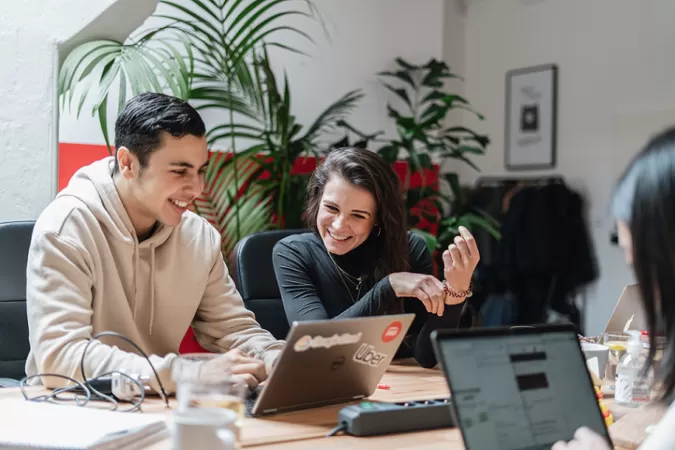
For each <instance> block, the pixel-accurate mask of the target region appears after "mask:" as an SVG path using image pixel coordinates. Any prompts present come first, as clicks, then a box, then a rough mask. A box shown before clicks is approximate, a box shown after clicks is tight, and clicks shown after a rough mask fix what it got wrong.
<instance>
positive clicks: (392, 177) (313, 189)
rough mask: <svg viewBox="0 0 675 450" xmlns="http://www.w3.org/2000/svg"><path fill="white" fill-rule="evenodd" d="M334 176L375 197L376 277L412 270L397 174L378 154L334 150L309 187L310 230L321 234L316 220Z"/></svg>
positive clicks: (307, 208) (307, 206) (379, 278)
mask: <svg viewBox="0 0 675 450" xmlns="http://www.w3.org/2000/svg"><path fill="white" fill-rule="evenodd" d="M331 176H339V177H341V178H343V179H344V180H347V181H348V182H350V183H351V184H353V185H354V186H358V187H360V188H363V189H365V190H367V191H368V192H370V193H371V194H372V195H373V197H375V204H376V205H377V214H376V219H375V224H376V226H377V227H379V228H380V229H381V231H379V232H376V233H375V234H378V233H379V235H376V236H371V238H370V239H375V241H376V242H375V245H376V248H377V255H378V257H377V261H376V264H375V269H374V273H373V274H372V276H373V277H374V279H375V281H378V280H381V279H382V278H384V277H386V276H387V275H389V274H391V273H395V272H404V271H407V270H408V269H409V262H408V234H407V227H406V213H405V204H404V203H403V197H402V195H401V189H400V181H399V179H398V176H397V175H396V172H394V170H393V169H392V168H391V167H390V166H389V164H387V163H386V161H385V160H384V159H382V157H380V156H379V155H378V154H377V153H374V152H371V151H369V150H365V149H361V148H354V147H345V148H339V149H335V150H332V151H331V152H330V153H329V154H328V156H327V157H326V160H325V161H324V162H323V164H321V165H320V166H319V167H318V168H317V169H316V170H315V171H314V173H313V174H312V177H311V178H310V181H309V186H308V187H307V203H306V205H305V221H306V223H307V227H308V228H311V229H312V230H314V231H315V232H317V233H318V229H317V226H316V218H317V215H318V214H319V208H320V207H321V197H322V196H323V190H324V188H325V187H326V183H328V180H330V177H331Z"/></svg>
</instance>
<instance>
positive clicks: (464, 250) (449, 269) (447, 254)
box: [443, 227, 480, 305]
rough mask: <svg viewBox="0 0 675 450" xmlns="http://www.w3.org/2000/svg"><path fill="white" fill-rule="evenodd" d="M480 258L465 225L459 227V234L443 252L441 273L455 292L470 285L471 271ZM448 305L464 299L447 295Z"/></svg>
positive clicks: (474, 242) (474, 240) (464, 289)
mask: <svg viewBox="0 0 675 450" xmlns="http://www.w3.org/2000/svg"><path fill="white" fill-rule="evenodd" d="M479 260H480V253H479V252H478V246H477V245H476V239H474V237H473V235H472V234H471V232H470V231H469V230H468V229H466V228H465V227H459V236H456V237H455V242H454V243H453V244H450V245H449V246H448V249H447V250H446V251H444V252H443V264H444V265H445V268H444V270H443V274H444V275H445V281H446V282H447V283H448V287H449V288H450V289H451V290H453V291H456V292H462V291H466V290H467V289H469V287H470V286H471V278H472V277H473V271H474V269H475V268H476V265H478V261H479ZM445 301H446V303H447V304H448V305H456V304H458V303H462V302H463V301H464V298H463V297H453V296H451V295H448V297H447V298H446V299H445Z"/></svg>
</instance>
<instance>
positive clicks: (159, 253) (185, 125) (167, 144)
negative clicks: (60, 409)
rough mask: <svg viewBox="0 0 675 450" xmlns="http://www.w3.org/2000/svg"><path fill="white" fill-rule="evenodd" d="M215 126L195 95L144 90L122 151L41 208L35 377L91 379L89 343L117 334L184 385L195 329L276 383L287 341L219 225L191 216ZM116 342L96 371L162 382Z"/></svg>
mask: <svg viewBox="0 0 675 450" xmlns="http://www.w3.org/2000/svg"><path fill="white" fill-rule="evenodd" d="M205 133H206V129H205V126H204V122H203V121H202V119H201V117H200V116H199V114H198V113H197V111H195V109H194V108H192V107H191V106H190V105H188V104H187V103H186V102H184V101H182V100H179V99H177V98H173V97H169V96H166V95H162V94H142V95H139V96H136V97H134V98H133V99H131V100H130V101H129V102H128V103H127V105H126V106H125V108H124V110H123V111H121V113H120V114H119V117H118V119H117V122H116V125H115V147H116V152H115V156H114V157H108V158H104V159H103V160H100V161H97V162H95V163H93V164H91V165H89V166H87V167H84V168H82V169H80V170H79V171H78V172H77V173H76V174H75V175H74V176H73V178H72V179H71V180H70V183H69V184H68V186H67V187H66V188H65V189H64V190H63V191H62V192H61V193H59V195H58V196H57V197H56V199H55V200H54V201H53V202H52V203H51V204H50V205H49V206H47V208H46V209H45V210H44V212H43V213H42V214H41V215H40V217H39V218H38V220H37V222H36V224H35V230H34V233H33V237H32V241H31V246H30V254H29V258H28V268H27V293H26V304H27V310H28V325H29V329H30V347H31V350H30V354H29V356H28V360H27V362H26V373H27V375H28V376H32V375H36V374H38V373H40V374H45V373H50V374H57V375H64V376H68V377H71V378H75V379H78V380H81V379H82V377H81V375H80V360H81V359H82V354H83V351H84V348H85V346H86V345H87V343H88V342H89V340H90V339H91V338H92V336H94V335H96V334H97V333H100V332H102V331H114V332H117V333H120V334H122V335H124V336H126V337H127V338H129V339H131V340H132V341H133V342H135V343H136V344H137V345H138V346H140V348H141V349H142V350H143V351H144V352H146V353H147V354H150V360H151V361H152V364H153V365H154V367H155V368H156V369H157V372H158V373H159V377H160V379H161V381H162V384H163V385H164V387H165V388H166V390H167V391H173V389H174V388H175V386H174V384H173V383H172V379H171V368H172V362H173V361H174V360H175V358H176V355H177V352H178V347H179V345H180V343H181V341H182V338H183V337H184V336H185V333H186V331H187V330H188V328H189V327H190V326H192V328H193V329H194V331H195V335H196V337H197V339H198V340H199V343H200V344H201V345H202V346H203V347H204V348H206V349H207V350H210V351H213V352H218V353H224V355H222V356H219V357H217V358H215V360H214V364H215V365H214V367H216V368H221V367H222V369H223V371H224V370H228V371H229V370H232V372H233V373H234V374H235V375H236V376H237V377H239V378H240V379H241V380H242V381H246V382H247V383H248V384H249V385H250V386H252V387H254V386H256V385H257V384H258V383H259V382H261V381H263V380H264V379H265V378H266V375H267V372H268V371H269V370H270V369H271V367H272V365H273V364H274V362H275V360H276V359H277V357H278V356H279V354H280V353H281V349H282V348H283V342H281V341H277V340H276V339H274V337H273V336H272V335H271V334H270V333H268V332H267V331H265V330H263V329H261V328H260V326H259V325H258V323H257V322H256V321H255V319H254V316H253V314H252V313H251V312H250V311H249V310H247V309H246V308H245V307H244V304H243V301H242V299H241V296H240V295H239V293H238V292H237V290H236V288H235V286H234V283H233V281H232V279H231V278H230V276H229V273H228V269H227V267H226V265H225V262H224V260H223V256H222V254H221V243H220V236H219V234H218V232H217V231H216V230H215V228H213V227H212V226H211V225H210V224H209V223H208V222H207V221H206V220H205V219H203V218H201V217H199V216H197V215H196V214H194V213H192V212H191V211H188V205H190V204H191V203H192V201H193V200H194V199H195V197H197V196H198V195H199V194H200V193H201V192H202V189H203V184H204V170H205V168H206V165H207V162H208V149H207V143H206V138H205ZM107 342H110V343H111V344H113V345H114V346H113V345H106V344H104V343H102V342H98V341H96V342H92V344H91V345H90V346H89V349H88V350H87V354H86V358H85V359H84V369H85V373H86V377H87V378H94V377H96V376H99V375H101V374H103V373H107V372H110V371H113V370H122V371H125V372H127V373H137V374H140V375H141V376H147V377H148V379H149V380H150V383H151V385H152V386H153V388H155V389H156V390H157V389H158V383H156V381H155V378H154V377H153V376H152V374H153V372H152V368H151V367H150V365H149V364H148V362H147V361H146V360H145V358H143V357H142V356H140V355H137V354H135V353H134V352H133V348H132V347H131V346H129V345H127V344H126V343H125V342H123V341H117V340H116V341H114V342H113V341H107ZM223 373H225V372H223ZM32 380H33V382H35V383H37V382H39V381H40V378H39V377H36V378H33V379H32ZM42 380H43V382H44V383H45V384H46V385H47V386H48V387H60V386H63V385H64V384H66V383H67V382H66V381H64V379H61V378H57V377H44V378H42Z"/></svg>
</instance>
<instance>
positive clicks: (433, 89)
mask: <svg viewBox="0 0 675 450" xmlns="http://www.w3.org/2000/svg"><path fill="white" fill-rule="evenodd" d="M395 64H396V67H395V69H394V70H392V71H384V72H380V73H378V75H379V76H380V78H381V81H382V85H383V86H384V87H385V88H386V89H388V90H389V91H390V92H392V93H393V94H395V95H396V97H397V99H398V100H399V103H400V105H401V107H399V108H397V107H395V106H393V105H392V104H391V103H389V104H387V111H388V115H389V117H391V118H392V119H393V120H394V122H395V125H396V137H394V138H392V139H384V138H381V137H380V135H381V134H380V133H375V134H370V135H368V134H365V133H363V132H362V131H360V130H358V129H357V128H355V127H354V126H352V125H350V124H348V123H346V122H343V123H341V125H342V126H343V127H344V128H345V129H346V130H347V132H348V136H347V137H346V138H345V139H344V140H342V141H341V142H339V143H336V144H335V145H345V144H346V143H348V142H349V134H354V135H356V136H357V137H358V139H360V143H361V144H363V145H364V146H368V145H369V144H370V142H373V143H377V144H379V146H378V148H377V150H376V151H377V152H378V153H379V154H380V155H381V156H382V157H383V158H384V159H385V160H387V161H388V162H389V163H390V164H394V163H395V162H396V161H397V160H401V159H402V160H404V161H406V162H407V167H408V168H407V172H406V175H405V178H404V180H403V188H404V195H405V200H406V206H407V208H408V211H409V217H408V220H409V222H408V225H409V227H410V228H412V229H413V230H415V231H416V232H418V233H419V234H421V235H422V236H423V237H424V238H425V240H426V241H427V244H428V245H429V248H430V249H431V250H432V251H433V250H437V249H444V248H446V247H447V246H448V245H449V244H450V243H451V241H452V239H453V238H454V236H455V235H456V234H457V229H458V227H459V226H461V225H464V226H466V227H467V228H469V229H475V228H476V227H481V228H484V229H485V230H487V231H488V232H489V233H490V234H492V235H493V236H495V237H497V238H498V237H499V231H498V227H499V224H498V223H497V221H496V220H495V219H493V218H492V217H491V216H489V215H488V214H486V213H484V212H482V211H479V210H477V209H475V208H471V207H470V206H469V205H467V204H466V202H465V199H466V197H465V195H464V190H465V188H463V187H461V186H460V183H459V177H458V175H457V173H456V172H454V171H453V172H444V173H442V174H440V176H439V177H438V181H439V183H438V185H435V184H433V183H431V182H430V181H431V180H432V179H434V178H435V176H436V175H435V171H436V168H435V166H434V165H435V164H436V165H443V164H444V163H447V162H455V163H460V164H467V165H469V166H470V167H472V168H473V169H475V170H476V171H479V168H478V166H477V165H476V164H475V163H474V162H473V160H472V158H473V157H476V156H481V155H483V154H485V151H486V148H487V146H488V144H489V142H490V140H489V138H488V137H487V136H486V135H484V134H480V133H477V132H475V131H473V130H471V129H470V128H468V127H464V126H457V125H451V126H448V125H447V122H448V115H449V114H450V113H451V112H452V111H457V110H460V111H463V112H468V113H470V114H473V115H475V116H477V117H478V118H479V119H481V120H482V119H483V116H482V115H480V114H479V113H477V112H476V111H475V110H474V109H473V108H472V107H471V105H470V103H469V102H468V101H467V100H466V99H465V98H464V97H462V96H460V95H457V94H453V93H451V92H448V90H447V89H446V87H445V86H446V82H447V81H448V80H452V79H456V78H459V77H458V76H457V75H455V74H454V73H452V72H451V71H450V68H449V67H448V65H447V64H446V63H444V62H442V61H437V60H436V59H431V60H429V61H428V62H427V63H425V64H423V65H415V64H412V63H410V62H408V61H405V60H404V59H402V58H396V60H395ZM415 174H418V176H421V177H422V182H421V185H420V186H419V187H411V179H412V177H413V175H415ZM429 225H431V226H433V225H436V226H437V232H436V234H432V233H430V232H428V231H424V230H422V229H421V228H422V227H425V228H428V227H429Z"/></svg>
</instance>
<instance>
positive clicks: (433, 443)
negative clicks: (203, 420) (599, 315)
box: [0, 363, 657, 450]
mask: <svg viewBox="0 0 675 450" xmlns="http://www.w3.org/2000/svg"><path fill="white" fill-rule="evenodd" d="M381 382H382V383H384V384H388V385H389V386H390V389H387V390H384V389H378V390H376V392H375V393H374V395H373V396H372V397H371V398H370V400H372V401H385V402H398V401H408V400H426V399H434V398H443V397H446V396H448V395H449V393H448V389H447V385H446V382H445V378H444V377H443V376H442V374H441V373H440V371H439V370H435V369H422V368H420V367H419V366H415V365H411V364H410V363H404V364H393V365H391V366H390V367H389V369H387V372H386V373H385V374H384V376H383V378H382V381H381ZM29 389H30V390H31V394H34V395H38V394H39V393H42V392H44V389H43V388H40V387H32V388H29ZM20 396H21V392H20V391H19V389H15V388H7V389H0V398H5V397H20ZM608 403H611V401H609V402H608ZM99 405H100V406H101V407H108V404H107V403H101V404H99ZM173 405H175V401H173V400H172V406H173ZM97 406H98V405H97ZM344 406H346V404H340V405H334V406H326V407H321V408H314V409H309V410H303V411H295V412H290V413H283V414H277V415H273V416H267V417H264V418H249V417H247V418H245V419H244V421H243V426H242V439H241V444H242V446H243V447H246V448H249V447H251V448H255V449H256V450H258V449H260V450H268V449H279V450H286V449H301V450H302V449H307V450H309V449H315V448H317V446H319V445H321V447H322V448H328V449H338V448H349V449H350V450H361V449H364V450H365V449H372V448H387V449H390V450H394V449H401V450H403V449H413V448H414V449H424V450H432V449H445V450H460V449H463V448H464V445H463V442H462V437H461V435H460V432H459V430H457V429H439V430H431V431H422V432H414V433H402V434H393V435H386V436H377V437H367V438H363V437H361V438H357V437H352V436H345V435H338V436H331V437H325V435H326V433H328V432H329V431H330V430H331V429H333V428H334V427H335V426H336V424H337V415H338V411H339V410H340V409H341V408H343V407H344ZM143 410H144V411H145V412H159V413H162V412H165V413H167V414H170V412H171V410H169V409H167V407H166V405H165V404H164V403H163V402H161V401H160V400H159V399H158V398H148V399H146V401H145V402H144V403H143ZM646 417H647V415H645V414H643V413H642V412H640V411H637V410H636V411H634V412H631V413H630V414H629V415H628V416H626V417H624V418H622V419H621V422H620V423H617V424H615V425H614V426H612V427H611V428H610V433H611V434H612V437H613V438H619V439H618V442H615V443H616V444H617V445H619V446H618V447H617V449H621V450H628V449H634V448H636V447H637V445H638V443H639V442H636V441H639V440H641V439H643V438H644V433H643V432H641V431H643V429H644V422H645V420H646ZM655 420H657V419H655V418H650V419H649V422H651V423H653V422H654V421H655ZM634 424H635V426H634ZM631 428H636V430H635V431H633V432H629V430H630V429H631ZM637 428H639V430H638V429H637ZM615 440H616V439H615ZM170 448H171V445H170V440H169V439H166V440H164V441H161V442H158V443H156V444H154V445H152V446H150V447H149V449H150V450H164V449H170Z"/></svg>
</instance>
